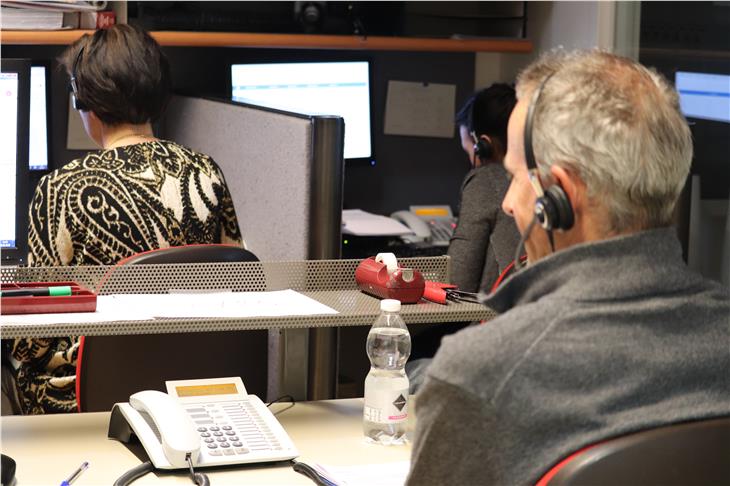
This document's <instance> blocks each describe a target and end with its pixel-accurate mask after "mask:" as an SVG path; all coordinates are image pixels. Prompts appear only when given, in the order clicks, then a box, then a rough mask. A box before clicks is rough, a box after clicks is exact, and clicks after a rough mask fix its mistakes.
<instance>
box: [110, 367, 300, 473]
mask: <svg viewBox="0 0 730 486" xmlns="http://www.w3.org/2000/svg"><path fill="white" fill-rule="evenodd" d="M166 386H167V391H168V393H162V392H160V391H156V390H146V391H142V392H138V393H135V394H134V395H132V396H130V397H129V403H117V404H115V405H114V408H113V409H112V415H111V419H110V421H109V433H108V436H109V438H112V439H117V440H120V441H122V442H129V441H130V439H131V436H132V435H136V436H137V437H138V438H139V440H140V442H141V443H142V446H143V447H144V448H145V451H147V454H148V455H149V458H150V461H152V464H154V466H155V467H156V468H158V469H179V468H187V467H188V463H187V460H186V456H187V455H188V454H190V455H191V459H192V463H193V465H194V466H196V467H206V466H217V465H221V466H222V465H227V464H244V463H254V462H268V461H285V460H289V459H293V458H295V457H297V456H298V455H299V453H298V452H297V449H296V448H295V447H294V444H293V443H292V441H291V439H290V438H289V436H288V435H287V433H286V432H285V431H284V428H283V427H282V426H281V424H280V423H279V422H278V420H276V418H275V417H274V415H273V414H272V413H271V411H270V410H269V409H268V408H266V405H264V403H263V402H262V401H261V400H260V399H259V398H258V397H256V396H255V395H248V394H246V388H245V387H244V386H243V382H242V381H241V378H239V377H231V378H214V379H206V380H175V381H167V382H166Z"/></svg>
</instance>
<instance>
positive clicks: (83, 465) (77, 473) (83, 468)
mask: <svg viewBox="0 0 730 486" xmlns="http://www.w3.org/2000/svg"><path fill="white" fill-rule="evenodd" d="M88 467H89V463H88V462H82V463H81V465H80V466H79V468H78V469H77V470H75V471H74V472H73V474H71V475H70V476H69V477H68V479H66V480H64V481H63V482H62V483H61V486H70V485H71V483H73V482H74V481H76V478H78V477H79V476H81V473H82V472H84V471H86V468H88Z"/></svg>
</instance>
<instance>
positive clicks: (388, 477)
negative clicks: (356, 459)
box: [314, 461, 411, 486]
mask: <svg viewBox="0 0 730 486" xmlns="http://www.w3.org/2000/svg"><path fill="white" fill-rule="evenodd" d="M410 464H411V462H410V461H401V462H386V463H382V464H359V465H355V466H330V465H325V464H315V466H314V467H315V469H316V470H317V471H318V472H319V473H320V474H321V475H322V476H324V477H325V478H326V479H328V480H330V481H331V482H333V483H335V484H336V485H338V486H403V485H404V484H405V482H406V477H408V469H409V468H410Z"/></svg>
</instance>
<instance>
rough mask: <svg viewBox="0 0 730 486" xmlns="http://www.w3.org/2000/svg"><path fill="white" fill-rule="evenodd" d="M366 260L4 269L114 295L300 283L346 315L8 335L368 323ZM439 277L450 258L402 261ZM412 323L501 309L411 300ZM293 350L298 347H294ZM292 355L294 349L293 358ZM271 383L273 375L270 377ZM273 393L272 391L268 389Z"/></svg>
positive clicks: (4, 277)
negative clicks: (361, 272) (359, 272)
mask: <svg viewBox="0 0 730 486" xmlns="http://www.w3.org/2000/svg"><path fill="white" fill-rule="evenodd" d="M359 263H360V260H357V259H350V260H305V261H267V262H239V263H206V264H203V263H189V264H169V265H152V264H151V265H132V266H78V267H2V268H1V269H0V280H1V281H2V282H3V283H11V282H37V281H43V282H64V281H75V282H78V283H79V284H81V285H83V286H85V287H87V288H90V289H99V294H100V295H108V294H114V293H167V292H168V291H169V290H171V289H172V290H233V291H263V290H283V289H293V290H296V291H299V292H302V293H303V294H305V295H307V296H309V297H311V298H313V299H315V300H317V301H319V302H321V303H323V304H325V305H327V306H329V307H331V308H333V309H335V310H336V311H338V312H339V314H332V315H316V316H285V317H255V318H178V319H174V318H165V319H155V320H153V321H115V322H102V323H93V322H92V323H71V324H50V325H48V324H46V325H37V326H36V325H32V326H29V325H27V324H13V323H12V319H8V320H9V321H10V323H8V324H5V325H3V326H2V330H1V332H0V334H1V335H2V337H3V338H13V337H53V336H69V335H82V334H85V335H100V336H108V335H132V334H172V333H181V332H212V331H243V330H251V329H270V330H277V331H278V330H287V331H290V330H306V329H314V328H318V329H323V330H326V329H334V328H335V327H338V326H355V325H369V324H371V323H372V322H373V320H374V319H375V317H376V316H377V315H378V313H379V299H376V298H374V297H370V296H368V295H366V294H364V293H362V292H360V291H359V290H357V286H356V283H355V269H356V268H357V266H358V264H359ZM401 263H402V264H403V265H404V266H407V267H411V268H415V269H417V270H419V271H421V272H422V273H423V274H424V277H425V278H426V279H428V280H433V281H448V275H449V258H448V257H447V256H441V257H420V258H404V259H401ZM401 313H402V315H403V318H404V320H405V321H406V322H407V323H409V324H417V323H437V322H460V321H473V320H480V319H489V318H491V317H493V316H494V312H492V311H491V310H489V309H487V308H485V307H484V306H481V305H479V304H467V303H458V304H457V303H449V304H448V305H446V306H444V305H440V304H432V303H426V302H420V303H418V304H413V305H404V306H403V309H402V312H401ZM293 352H298V350H294V351H293ZM288 357H289V355H287V358H288ZM269 380H270V381H271V378H269ZM268 394H269V397H270V398H271V391H270V390H269V392H268Z"/></svg>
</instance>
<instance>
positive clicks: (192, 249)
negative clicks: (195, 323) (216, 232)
mask: <svg viewBox="0 0 730 486" xmlns="http://www.w3.org/2000/svg"><path fill="white" fill-rule="evenodd" d="M257 261H259V259H258V258H256V255H254V254H253V253H251V252H250V251H248V250H246V249H245V248H242V247H240V246H235V245H223V244H201V245H185V246H172V247H169V248H160V249H158V250H150V251H145V252H142V253H137V254H135V255H132V256H130V257H127V258H125V259H124V260H120V261H119V263H117V265H140V264H146V263H147V264H154V263H221V262H257Z"/></svg>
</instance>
